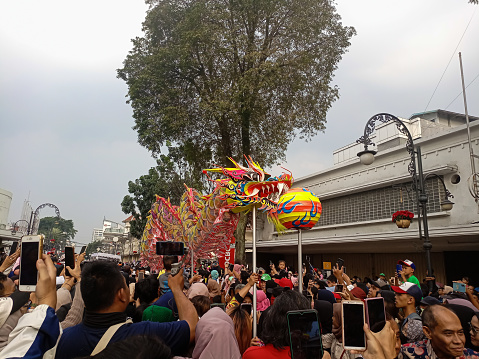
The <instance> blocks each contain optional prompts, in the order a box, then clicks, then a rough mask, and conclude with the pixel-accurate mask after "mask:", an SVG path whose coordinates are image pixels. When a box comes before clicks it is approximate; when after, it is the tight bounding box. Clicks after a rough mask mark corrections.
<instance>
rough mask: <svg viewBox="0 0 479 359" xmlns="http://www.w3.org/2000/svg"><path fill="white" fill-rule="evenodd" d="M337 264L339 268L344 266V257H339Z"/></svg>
mask: <svg viewBox="0 0 479 359" xmlns="http://www.w3.org/2000/svg"><path fill="white" fill-rule="evenodd" d="M336 264H337V265H338V269H341V267H343V266H344V259H342V258H338V260H337V261H336Z"/></svg>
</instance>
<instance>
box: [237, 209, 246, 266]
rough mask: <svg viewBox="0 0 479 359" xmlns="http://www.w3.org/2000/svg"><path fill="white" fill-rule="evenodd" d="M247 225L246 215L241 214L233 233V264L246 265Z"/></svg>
mask: <svg viewBox="0 0 479 359" xmlns="http://www.w3.org/2000/svg"><path fill="white" fill-rule="evenodd" d="M247 223H248V214H247V213H244V212H241V213H240V217H239V221H238V226H237V227H236V231H235V238H236V242H235V263H239V264H246V251H245V234H246V224H247Z"/></svg>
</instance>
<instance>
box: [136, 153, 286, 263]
mask: <svg viewBox="0 0 479 359" xmlns="http://www.w3.org/2000/svg"><path fill="white" fill-rule="evenodd" d="M245 158H246V162H247V164H248V166H247V167H246V166H242V165H240V164H238V163H237V162H235V161H234V160H233V159H231V158H230V160H231V162H232V163H233V165H234V166H235V167H233V168H224V167H220V166H217V168H212V169H206V170H203V173H205V174H206V175H207V176H208V179H209V180H210V181H212V182H214V183H215V188H214V190H213V191H212V192H211V193H210V194H208V195H204V196H203V195H201V194H200V193H199V192H198V191H197V190H195V189H194V188H189V187H187V186H186V185H185V187H186V191H185V193H184V194H183V196H182V197H181V201H180V205H179V206H174V205H173V204H171V202H170V200H169V199H165V198H163V197H159V196H156V202H155V203H153V205H152V208H151V211H150V215H149V216H148V218H147V223H146V226H145V229H144V231H143V236H142V238H141V262H142V265H145V266H146V265H147V266H150V268H151V269H152V270H156V269H159V268H161V267H162V262H161V257H160V256H157V255H156V242H157V241H181V242H184V243H185V247H187V248H188V249H189V250H190V251H191V250H192V251H193V252H194V256H195V257H196V258H212V257H214V256H221V255H222V254H224V252H225V250H227V249H228V246H229V244H230V242H231V238H232V237H233V234H234V231H235V229H236V227H237V225H238V219H239V212H248V211H250V210H251V209H252V208H253V207H256V208H258V210H259V211H261V212H266V213H267V214H268V218H269V220H270V221H272V222H273V223H274V224H275V226H276V227H277V228H278V229H279V228H281V224H280V222H279V221H278V216H277V211H276V209H277V206H278V201H279V199H280V197H281V195H283V194H284V193H286V192H287V191H288V190H289V189H290V188H291V186H292V184H293V177H292V175H291V173H289V174H287V173H283V174H282V175H281V176H279V177H270V175H269V174H267V173H266V172H265V171H264V170H263V169H262V168H261V167H260V166H259V165H258V164H256V163H255V162H253V160H252V159H251V157H249V158H248V157H246V156H245ZM209 173H219V174H223V175H225V176H226V178H221V179H211V178H210V176H209ZM188 260H189V258H187V261H188Z"/></svg>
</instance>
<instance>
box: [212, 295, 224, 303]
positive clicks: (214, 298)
mask: <svg viewBox="0 0 479 359" xmlns="http://www.w3.org/2000/svg"><path fill="white" fill-rule="evenodd" d="M211 302H212V303H222V302H221V295H219V294H218V295H216V296H214V297H213V298H211Z"/></svg>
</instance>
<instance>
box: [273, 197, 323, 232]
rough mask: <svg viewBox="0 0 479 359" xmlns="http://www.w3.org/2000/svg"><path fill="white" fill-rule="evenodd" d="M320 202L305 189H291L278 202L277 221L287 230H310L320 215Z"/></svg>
mask: <svg viewBox="0 0 479 359" xmlns="http://www.w3.org/2000/svg"><path fill="white" fill-rule="evenodd" d="M321 210H322V207H321V202H320V201H319V198H318V197H316V196H315V195H314V194H313V193H312V192H311V191H309V190H307V189H305V188H291V189H290V190H289V191H288V192H286V193H285V194H283V195H282V196H281V197H280V199H279V202H278V210H277V214H278V220H279V222H280V223H281V224H282V225H283V226H284V227H285V228H287V229H311V228H312V227H314V225H315V224H316V223H317V222H318V220H319V217H320V215H321Z"/></svg>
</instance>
